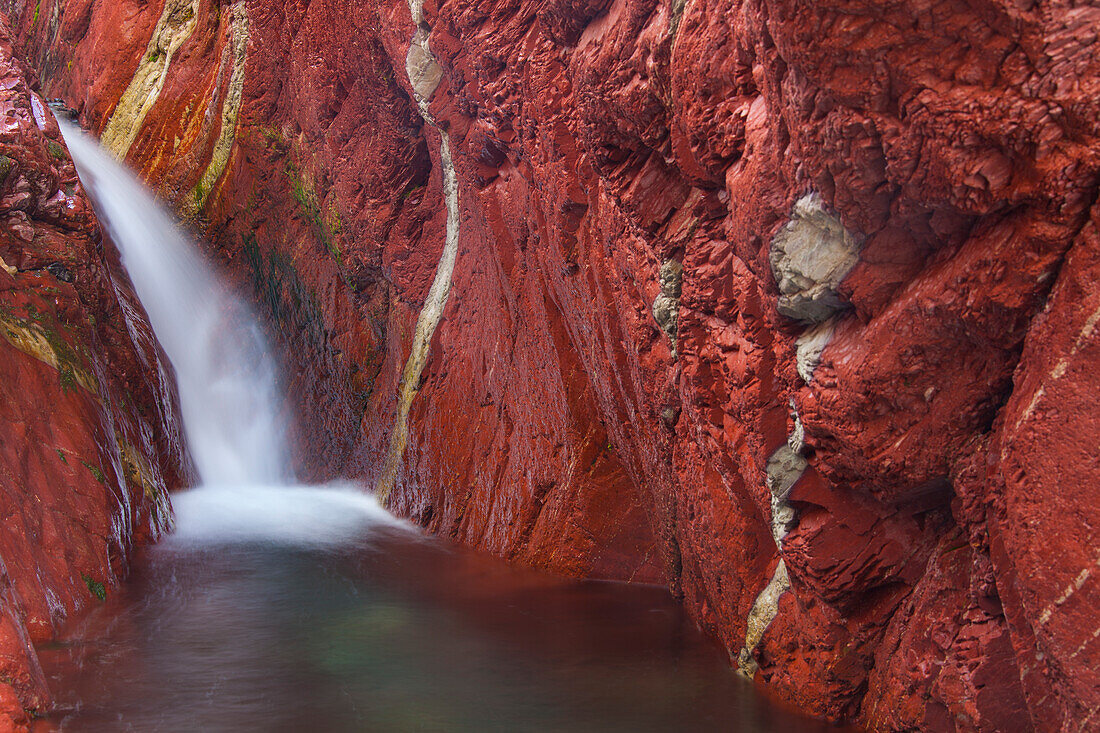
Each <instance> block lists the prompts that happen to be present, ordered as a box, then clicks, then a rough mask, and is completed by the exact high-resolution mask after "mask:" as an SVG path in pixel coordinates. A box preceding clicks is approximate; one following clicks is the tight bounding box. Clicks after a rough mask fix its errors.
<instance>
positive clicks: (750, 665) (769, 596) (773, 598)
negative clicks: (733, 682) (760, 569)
mask: <svg viewBox="0 0 1100 733" xmlns="http://www.w3.org/2000/svg"><path fill="white" fill-rule="evenodd" d="M790 587H791V581H790V577H789V576H788V575H787V564H786V563H784V562H783V560H780V561H779V564H778V565H776V567H775V573H773V574H772V577H771V580H769V581H768V584H767V585H766V586H764V589H763V590H762V591H760V595H758V596H757V597H756V601H755V602H754V603H753V604H752V610H750V611H749V617H748V618H747V619H746V620H745V646H744V647H742V648H741V653H740V654H738V655H737V668H738V669H739V670H740V671H741V673H742V674H745V675H747V676H749V677H753V676H755V675H756V671H757V668H758V667H757V664H756V660H755V659H753V656H752V653H753V652H754V651H755V650H756V647H758V646H759V645H760V641H761V640H762V639H763V638H764V632H765V631H767V630H768V626H770V625H771V622H772V621H774V620H775V617H776V616H778V615H779V598H780V597H781V596H782V595H783V594H784V593H786V592H787V590H789V589H790Z"/></svg>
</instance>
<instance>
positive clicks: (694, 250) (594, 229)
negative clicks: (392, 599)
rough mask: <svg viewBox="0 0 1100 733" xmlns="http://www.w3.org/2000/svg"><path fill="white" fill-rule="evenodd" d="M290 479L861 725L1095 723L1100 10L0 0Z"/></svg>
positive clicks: (437, 0) (43, 81) (507, 0)
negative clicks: (287, 417) (216, 309)
mask: <svg viewBox="0 0 1100 733" xmlns="http://www.w3.org/2000/svg"><path fill="white" fill-rule="evenodd" d="M8 3H9V5H10V6H11V10H12V12H13V13H14V14H15V17H16V18H17V19H18V28H19V37H20V38H21V48H22V52H23V54H24V57H25V58H26V60H27V61H28V63H30V64H31V65H32V66H34V67H35V68H36V69H37V71H38V75H39V77H38V83H39V86H40V89H41V91H42V93H43V94H44V95H46V96H57V97H62V98H63V99H64V100H65V101H66V102H67V103H68V104H69V105H71V106H73V107H74V108H76V109H77V110H78V111H79V113H80V115H81V119H82V120H83V121H84V122H85V124H86V125H87V126H89V127H91V128H92V129H94V130H95V131H97V132H101V133H102V134H103V138H104V141H105V143H106V144H107V145H109V146H110V147H111V148H112V149H113V150H115V151H116V153H117V154H118V155H120V156H121V157H125V158H126V159H127V160H128V161H129V162H130V163H131V164H132V165H134V166H135V167H137V168H138V169H140V170H141V171H142V172H143V174H144V175H145V176H146V178H147V179H148V180H149V181H151V182H152V184H153V185H154V186H156V187H158V188H159V190H160V191H161V192H162V193H163V195H164V196H165V197H166V198H168V199H170V200H171V201H173V202H174V203H175V205H176V206H177V208H178V209H179V210H180V211H181V213H182V214H183V215H184V216H186V217H188V218H189V219H190V220H191V221H192V222H193V223H194V224H195V225H196V226H197V227H199V228H201V229H203V230H205V232H206V234H207V235H208V238H209V240H210V242H211V243H212V247H214V248H215V249H216V250H217V253H218V255H219V256H220V257H221V258H222V259H223V260H224V261H225V262H227V263H228V265H229V269H230V271H231V272H232V273H233V274H234V275H235V276H236V277H238V278H239V279H240V280H241V281H242V282H245V283H248V284H250V285H251V286H252V287H253V288H254V289H255V292H256V296H257V299H258V301H259V302H260V303H261V305H262V306H263V308H264V309H265V311H266V313H267V315H268V316H269V317H270V318H271V320H272V323H273V327H274V330H276V331H277V332H278V333H279V335H280V339H281V341H282V344H283V346H284V347H285V349H286V353H287V354H288V357H287V358H288V361H289V363H290V368H289V371H290V374H289V377H290V382H291V394H292V395H293V396H294V398H295V400H296V402H297V406H298V408H299V411H300V412H301V414H302V415H303V419H302V426H301V431H300V433H301V434H300V440H299V441H298V443H299V445H300V448H301V450H300V456H299V458H300V462H301V463H302V465H303V466H304V467H305V468H306V469H307V470H308V472H310V473H311V474H312V475H314V476H316V477H324V476H327V475H334V474H344V475H357V476H360V477H362V478H364V479H365V480H367V481H369V482H376V485H377V486H378V488H379V490H380V492H381V493H382V494H384V495H385V496H386V498H387V501H388V503H389V505H390V506H391V508H393V509H394V510H396V511H398V512H401V513H404V514H407V515H409V516H412V517H415V518H416V519H417V520H418V521H420V522H421V523H423V524H424V525H425V526H427V527H428V528H429V529H431V530H432V531H435V532H438V533H441V534H445V535H447V536H450V537H452V538H454V539H456V540H457V541H460V542H463V543H466V544H469V545H473V546H476V547H481V548H484V549H487V550H489V551H492V552H494V553H496V554H499V555H502V556H504V557H508V558H512V559H514V560H516V561H519V562H523V563H527V564H531V565H536V566H542V567H547V568H552V569H554V570H557V571H560V572H566V573H572V574H578V575H592V576H600V577H613V578H625V579H633V580H639V581H662V582H667V583H669V584H670V586H671V587H672V588H673V589H674V591H675V592H677V593H679V594H682V596H683V598H684V602H685V603H686V604H687V605H688V607H689V608H691V609H692V611H693V612H694V613H695V614H696V616H697V618H698V619H699V621H700V623H701V624H702V625H703V626H705V627H706V628H708V629H710V630H711V631H713V633H714V634H715V635H716V636H717V637H718V638H720V639H721V640H722V642H723V643H724V644H725V645H726V647H727V648H728V649H729V650H730V653H731V657H732V658H733V659H735V660H736V661H737V663H738V664H739V666H740V667H741V668H742V669H744V670H745V671H746V672H747V673H749V674H753V675H755V677H756V679H757V680H760V681H763V682H767V683H770V685H771V687H772V688H773V689H774V690H775V691H776V693H777V694H779V695H782V696H784V697H786V698H788V699H789V700H791V701H793V702H794V703H796V704H798V705H799V706H801V707H803V708H804V709H806V710H808V711H810V712H812V713H814V714H817V715H822V716H827V717H831V718H836V719H855V720H858V721H860V722H862V724H864V725H866V726H868V727H870V728H872V729H882V730H901V729H915V728H927V729H933V730H952V729H959V730H1005V729H1019V728H1021V727H1034V728H1036V729H1041V730H1077V729H1097V728H1100V719H1097V718H1095V717H1094V716H1095V715H1096V711H1097V710H1098V709H1100V671H1098V670H1100V630H1098V627H1100V618H1098V614H1097V613H1096V612H1095V610H1094V609H1095V608H1096V607H1097V604H1098V602H1100V578H1098V577H1097V572H1096V571H1097V563H1098V562H1100V554H1098V550H1097V548H1098V547H1100V542H1098V538H1097V531H1098V530H1097V529H1096V528H1097V527H1100V508H1098V507H1097V501H1096V500H1097V499H1098V498H1100V464H1098V461H1097V448H1096V446H1097V442H1098V441H1097V438H1098V437H1100V431H1098V427H1100V425H1098V422H1097V417H1096V415H1097V412H1096V410H1095V407H1094V405H1093V396H1094V395H1096V394H1098V388H1100V384H1098V382H1100V371H1098V370H1096V369H1095V367H1094V366H1093V365H1094V363H1095V358H1096V355H1097V351H1100V331H1098V330H1097V329H1096V325H1097V321H1098V319H1100V286H1098V285H1097V275H1098V269H1100V239H1098V237H1100V234H1098V231H1097V227H1098V226H1100V208H1098V207H1097V205H1096V198H1097V196H1096V194H1097V184H1098V172H1100V122H1098V121H1100V44H1098V43H1097V32H1098V29H1100V9H1097V8H1096V7H1093V6H1088V5H1080V6H1079V5H1076V4H1074V3H1071V2H1056V1H1042V2H1035V1H1033V0H1022V1H1020V0H980V1H978V2H973V1H964V0H931V1H930V2H891V3H882V2H866V1H861V0H825V1H824V2H815V3H810V2H802V1H796V0H541V1H537V2H536V1H534V0H477V1H474V0H422V1H421V0H413V2H412V3H411V4H409V5H406V4H405V3H404V2H402V1H401V0H378V1H377V2H355V3H352V2H347V1H346V0H237V1H236V2H232V3H230V2H221V3H219V2H215V1H213V0H166V1H165V0H155V1H153V2H144V1H142V2H139V1H138V0H112V1H111V2H105V1H103V2H100V1H97V0H65V1H64V2H62V0H39V1H37V2H34V3H32V2H29V0H8Z"/></svg>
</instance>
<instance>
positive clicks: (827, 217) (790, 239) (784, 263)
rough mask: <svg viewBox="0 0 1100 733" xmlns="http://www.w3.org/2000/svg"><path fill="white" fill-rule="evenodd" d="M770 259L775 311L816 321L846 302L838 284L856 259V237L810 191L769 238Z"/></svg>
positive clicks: (857, 244)
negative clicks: (776, 291) (775, 289)
mask: <svg viewBox="0 0 1100 733" xmlns="http://www.w3.org/2000/svg"><path fill="white" fill-rule="evenodd" d="M769 260H770V262H771V266H772V273H773V274H774V275H775V281H776V283H777V284H778V286H779V293H780V296H779V306H778V307H779V312H780V313H782V314H783V315H785V316H787V317H789V318H793V319H795V320H799V321H808V322H812V323H818V322H821V321H824V320H827V319H828V318H829V317H830V316H832V315H833V314H835V313H836V312H837V311H840V310H842V309H843V308H844V307H845V303H844V301H843V300H842V299H841V298H840V296H839V295H838V294H837V286H838V285H839V284H840V282H841V281H842V280H843V279H844V277H845V276H846V275H847V274H848V273H849V272H850V271H851V270H852V268H853V267H855V264H856V262H857V261H858V260H859V243H858V242H857V241H856V238H855V236H853V235H852V233H851V232H849V231H848V230H847V229H846V228H845V226H844V225H843V224H842V223H841V222H840V220H839V219H837V218H836V217H835V216H833V215H832V214H830V213H829V212H828V211H826V210H825V206H824V203H823V202H822V200H821V196H819V195H818V194H817V193H809V194H806V195H805V196H803V197H802V198H800V199H799V200H798V201H797V202H796V203H795V205H794V210H793V211H792V212H791V219H790V221H788V222H787V224H786V226H784V227H783V229H781V230H780V231H779V233H778V234H776V235H775V239H773V240H772V243H771V251H770V253H769Z"/></svg>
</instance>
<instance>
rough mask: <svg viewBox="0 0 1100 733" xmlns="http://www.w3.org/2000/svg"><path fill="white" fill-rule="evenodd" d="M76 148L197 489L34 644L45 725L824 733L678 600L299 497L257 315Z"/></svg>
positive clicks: (367, 506)
mask: <svg viewBox="0 0 1100 733" xmlns="http://www.w3.org/2000/svg"><path fill="white" fill-rule="evenodd" d="M64 133H65V138H66V142H67V143H68V145H69V149H70V151H71V152H72V155H73V158H74V160H75V161H76V163H77V167H78V170H79V171H80V176H81V180H82V181H83V183H84V186H85V188H86V190H87V191H88V193H89V194H90V195H91V197H92V199H93V201H94V203H95V206H96V210H97V212H98V213H99V216H100V219H101V221H102V223H103V224H104V226H105V227H106V228H107V230H108V231H109V233H110V235H111V238H112V240H113V241H114V242H115V244H116V245H117V246H118V248H119V250H120V252H121V255H122V261H123V264H124V265H125V267H126V269H127V271H128V272H129V274H130V276H131V279H132V280H133V283H134V286H135V289H136V291H137V293H138V295H139V297H140V298H141V300H142V302H143V304H144V306H145V308H146V310H147V312H148V314H149V317H150V320H151V322H152V325H153V328H154V330H155V331H156V334H157V337H158V339H159V340H160V342H161V344H162V345H163V347H164V350H165V352H166V354H167V355H168V357H169V359H170V360H171V362H172V364H173V366H174V368H175V372H176V377H177V379H178V383H179V395H180V403H181V411H182V414H183V422H184V430H185V434H186V437H187V441H188V444H189V447H190V450H191V453H192V456H193V458H194V462H195V465H196V467H197V471H198V474H199V478H200V479H201V485H200V486H199V487H196V488H192V489H189V490H187V491H183V492H180V493H177V494H175V495H174V497H173V507H174V510H175V518H176V521H175V530H174V532H173V534H171V535H170V536H169V537H167V538H166V539H164V540H163V541H162V542H160V543H159V544H157V545H156V546H154V547H151V548H148V549H146V550H144V551H143V552H142V554H140V555H139V556H138V557H137V558H136V560H135V571H134V574H133V577H132V578H130V579H129V580H128V581H127V583H126V584H125V585H124V586H123V587H122V588H120V589H118V590H117V591H115V592H113V593H111V595H110V596H109V597H108V599H107V601H106V602H104V603H102V604H101V605H99V606H97V607H96V608H95V609H94V610H93V611H92V612H91V613H90V614H89V615H87V616H86V617H85V618H83V619H82V620H81V621H79V622H78V623H75V624H73V625H72V627H71V628H70V629H69V630H68V631H67V633H66V636H65V637H64V638H63V639H62V641H61V642H59V643H57V644H53V645H50V646H47V647H43V648H40V649H39V654H40V658H41V660H42V663H43V667H44V669H45V670H46V671H47V674H48V676H49V677H50V682H51V688H52V690H53V691H54V693H55V695H56V697H57V701H58V712H57V714H55V715H54V716H53V718H52V719H51V720H50V721H47V722H46V726H47V728H46V729H53V730H66V731H68V730H71V731H143V732H144V731H173V732H174V731H195V730H201V731H301V730H318V731H363V730H372V731H487V730H501V731H514V730H525V731H527V730H530V731H613V730H623V731H643V730H730V731H745V732H749V731H779V730H784V731H785V730H793V729H797V730H817V729H825V726H823V725H821V724H818V723H814V722H812V721H807V720H804V719H802V718H799V717H797V716H794V715H793V714H790V713H787V712H783V711H781V710H779V709H777V708H775V707H773V706H772V705H770V704H769V703H767V702H766V701H765V700H764V699H763V698H762V697H760V696H759V695H758V694H757V693H756V692H755V691H754V689H753V687H752V686H751V685H750V684H749V683H747V682H745V681H744V680H743V679H741V678H740V677H738V676H737V675H735V674H734V673H733V672H732V671H731V670H730V667H729V663H728V661H727V660H726V659H725V658H724V656H723V655H722V653H721V652H720V651H719V650H718V649H717V648H716V647H715V646H714V645H713V644H712V643H711V642H709V641H707V640H706V639H704V638H703V637H702V635H701V634H699V633H698V632H697V631H696V630H695V629H694V627H693V626H692V624H691V623H690V622H689V621H688V620H687V619H686V618H685V617H684V615H683V612H682V611H681V609H680V608H679V607H678V606H677V604H675V603H674V602H673V600H672V599H671V598H670V597H669V595H668V593H667V591H666V590H665V589H662V588H652V587H638V586H623V585H616V584H609V583H594V582H578V581H571V580H566V579H561V578H553V577H549V576H546V575H543V574H539V573H534V572H530V571H525V570H520V569H516V568H512V567H508V566H506V565H504V564H503V563H500V562H498V561H496V560H493V559H489V558H484V557H479V556H477V555H474V554H472V553H468V552H465V551H463V550H460V549H458V548H453V547H450V546H448V545H446V544H445V543H443V542H441V541H438V540H435V539H431V538H427V537H424V536H423V535H421V534H420V533H419V532H418V531H416V530H415V529H414V528H412V527H411V526H410V525H408V524H406V523H404V522H401V521H399V520H397V519H395V518H393V517H392V516H390V515H389V514H388V513H386V512H385V511H384V510H383V509H382V508H381V507H380V506H379V505H378V503H377V502H376V501H375V500H374V498H373V497H372V496H370V495H369V494H368V493H366V492H365V490H364V489H362V488H361V487H355V486H351V485H343V486H313V487H309V486H300V485H297V484H296V482H295V479H294V475H293V472H292V470H291V469H290V467H289V464H288V461H287V458H286V457H287V456H288V455H289V454H288V451H287V447H286V445H285V441H286V432H287V431H286V426H285V425H284V424H283V422H282V419H281V417H280V412H279V409H278V405H279V404H280V401H279V379H278V370H277V368H276V364H275V361H274V359H273V357H272V355H271V352H270V351H269V349H268V346H267V343H266V339H265V337H264V334H263V331H262V329H261V328H260V326H259V324H258V322H257V321H256V318H255V317H254V315H253V314H252V312H251V309H250V308H249V307H247V305H246V304H245V303H243V302H242V301H241V300H240V299H239V298H238V297H236V296H235V295H234V294H233V293H232V292H231V291H230V290H229V289H228V288H227V287H226V285H225V284H224V283H223V282H221V281H220V280H219V279H218V277H217V275H216V273H215V271H214V269H213V268H212V267H211V266H209V265H208V264H207V263H205V262H204V261H203V259H202V257H201V256H200V255H199V253H198V249H197V248H196V247H195V246H194V244H193V243H192V242H191V241H190V240H189V239H188V237H187V236H186V235H185V234H183V233H182V232H181V231H180V230H179V229H178V228H177V227H176V226H175V224H174V222H173V220H172V218H171V216H170V215H169V214H168V213H167V212H165V211H164V210H163V209H162V208H161V207H160V206H159V205H158V204H157V203H156V201H155V200H154V199H153V197H152V196H151V195H150V194H149V193H148V192H147V191H146V190H145V188H144V187H143V186H142V185H141V184H140V183H139V182H138V181H137V179H136V178H135V177H134V176H133V175H131V174H130V173H129V172H128V171H126V170H125V169H123V168H122V167H121V166H119V165H118V164H117V163H116V162H115V161H114V160H113V159H112V158H111V157H110V156H108V155H106V154H104V153H103V152H102V151H101V150H100V149H99V148H98V146H97V145H96V144H95V143H94V142H92V141H90V140H89V139H88V138H86V137H84V136H83V135H82V134H81V133H80V132H79V131H78V130H76V129H74V128H71V127H66V128H65V129H64ZM36 730H37V729H36Z"/></svg>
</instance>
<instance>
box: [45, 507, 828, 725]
mask: <svg viewBox="0 0 1100 733" xmlns="http://www.w3.org/2000/svg"><path fill="white" fill-rule="evenodd" d="M184 536H185V537H186V532H184ZM345 539H346V538H345ZM41 656H42V661H43V665H44V666H45V667H46V669H47V673H48V675H49V676H50V677H51V683H52V687H53V689H54V691H55V693H56V696H57V698H58V703H59V705H60V712H59V713H58V714H57V715H56V716H55V718H54V723H53V726H55V727H57V728H59V729H61V730H66V731H118V730H127V731H303V730H316V731H364V730H370V731H486V730H507V731H513V730H525V731H645V730H677V731H686V730H730V731H777V730H782V731H788V730H814V729H818V728H824V727H825V726H823V725H820V724H817V723H814V722H812V721H807V720H803V719H801V718H795V717H792V716H791V715H790V714H788V713H785V712H782V711H779V710H776V709H775V708H773V707H771V706H770V705H768V704H767V703H766V702H765V701H764V700H763V699H761V698H760V697H759V696H758V695H757V694H756V693H755V692H754V690H753V687H752V686H751V684H749V683H747V682H746V681H744V680H742V679H741V678H739V677H738V676H736V675H735V674H734V673H733V672H731V671H730V669H729V666H728V665H727V663H726V661H725V659H724V657H723V655H722V654H721V653H720V652H719V650H718V649H716V648H715V647H714V646H713V645H712V644H710V643H708V642H707V641H705V640H703V639H702V638H701V637H700V636H699V634H698V633H697V632H695V631H694V630H693V628H692V627H691V625H690V623H689V622H687V620H686V619H685V618H684V616H683V615H682V613H681V612H680V610H679V609H678V608H677V606H676V605H675V604H674V603H673V602H672V601H671V599H670V598H669V597H668V594H667V592H666V591H665V590H663V589H660V588H648V587H633V586H623V585H616V584H609V583H593V582H576V581H567V580H563V579H558V578H552V577H548V576H544V575H542V574H538V573H532V572H527V571H521V570H517V569H515V568H510V567H507V566H504V565H503V564H501V563H499V562H497V561H494V560H490V559H487V558H482V557H477V556H474V555H472V554H470V553H467V552H464V551H461V550H457V549H452V548H448V547H445V546H443V545H441V544H440V543H438V542H436V541H434V540H427V539H424V538H422V537H420V536H419V535H415V534H413V533H410V532H409V531H408V530H406V529H403V528H401V527H400V526H396V525H395V524H394V523H393V522H392V521H389V522H384V523H381V524H376V523H372V524H370V525H369V526H364V528H363V531H362V532H361V533H360V536H359V537H358V538H357V539H356V540H355V541H353V542H350V543H348V544H345V545H344V546H343V547H341V548H334V547H331V546H330V547H328V548H324V547H318V546H313V547H303V546H301V545H293V544H287V543H285V542H284V543H282V544H274V543H272V542H270V541H264V540H263V539H262V538H258V537H257V536H256V535H255V533H253V535H251V536H250V537H249V538H248V539H247V540H238V541H234V542H232V543H227V542H225V541H224V538H222V540H215V541H210V540H209V538H206V539H204V540H203V541H193V542H188V541H174V542H169V543H167V544H165V545H162V546H159V547H156V548H154V549H152V550H151V551H149V552H148V553H147V554H146V555H145V556H144V557H142V558H140V559H139V561H138V564H137V568H136V571H135V574H134V576H133V578H132V579H131V581H130V582H129V583H128V584H127V586H126V587H125V588H123V589H120V590H119V591H118V592H117V593H115V594H114V596H113V597H111V598H109V599H108V600H107V602H106V603H104V604H102V605H101V606H100V607H99V608H97V609H96V610H95V611H94V612H93V613H92V614H91V615H90V616H89V617H88V618H86V619H85V620H83V621H82V622H80V623H78V624H76V625H75V628H73V629H71V632H70V638H69V640H68V641H67V642H64V643H62V644H58V645H53V646H51V647H49V648H44V649H42V650H41Z"/></svg>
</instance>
